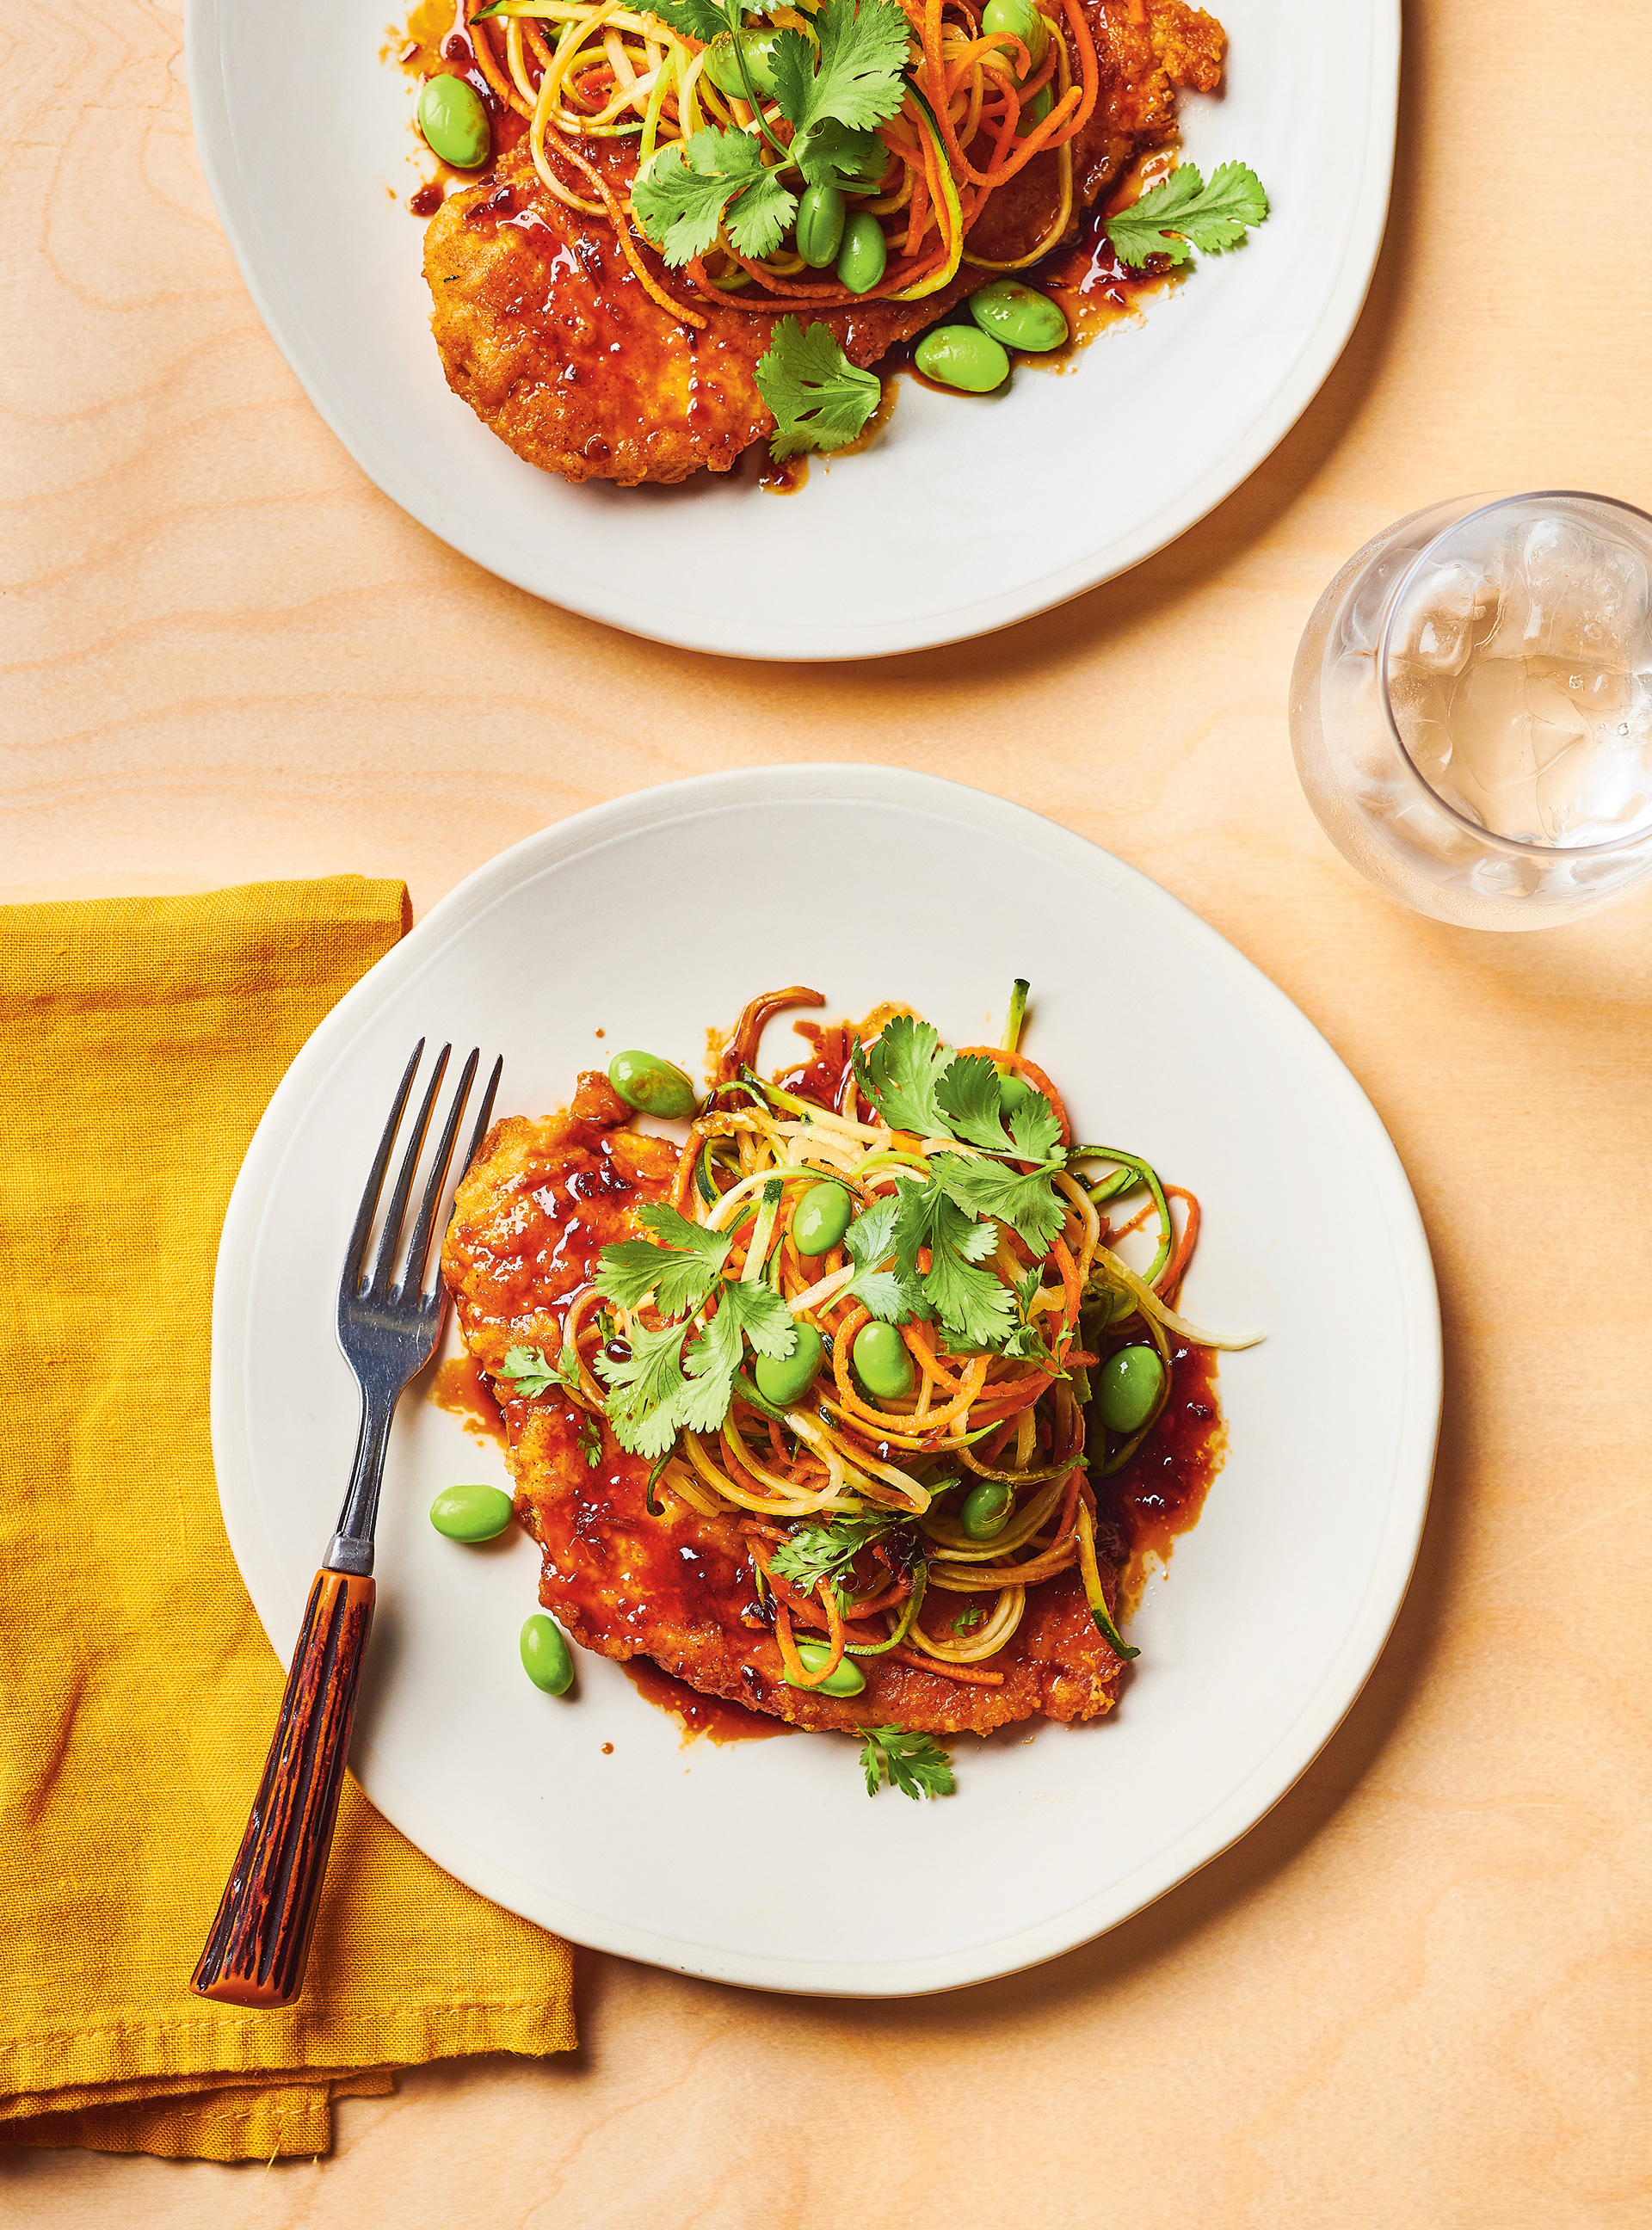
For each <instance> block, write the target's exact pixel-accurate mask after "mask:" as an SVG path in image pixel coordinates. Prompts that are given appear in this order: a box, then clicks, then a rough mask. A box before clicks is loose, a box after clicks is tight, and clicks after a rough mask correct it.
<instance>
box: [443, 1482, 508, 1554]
mask: <svg viewBox="0 0 1652 2230" xmlns="http://www.w3.org/2000/svg"><path fill="white" fill-rule="evenodd" d="M510 1522H511V1498H510V1496H509V1495H508V1494H507V1493H506V1492H504V1491H503V1489H502V1488H500V1487H497V1486H444V1487H443V1488H442V1492H441V1493H440V1494H438V1495H437V1497H436V1500H435V1501H434V1502H433V1503H432V1504H431V1505H430V1523H431V1524H432V1525H434V1526H435V1527H436V1531H437V1532H438V1533H445V1534H446V1535H447V1537H448V1540H449V1541H493V1540H495V1539H497V1538H498V1537H499V1535H500V1534H501V1533H502V1532H503V1531H505V1528H506V1527H507V1525H508V1524H510Z"/></svg>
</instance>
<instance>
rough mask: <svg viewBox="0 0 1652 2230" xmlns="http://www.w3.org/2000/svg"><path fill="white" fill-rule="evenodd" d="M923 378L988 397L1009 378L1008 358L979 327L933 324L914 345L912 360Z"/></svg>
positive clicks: (989, 335) (989, 334)
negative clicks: (916, 344)
mask: <svg viewBox="0 0 1652 2230" xmlns="http://www.w3.org/2000/svg"><path fill="white" fill-rule="evenodd" d="M913 360H914V361H915V363H916V364H917V366H918V369H919V371H921V372H922V373H923V375H924V377H926V379H938V380H939V382H940V383H941V384H942V386H943V387H961V388H963V389H964V390H965V391H966V393H968V394H971V395H990V394H991V391H992V390H993V389H994V388H995V387H1002V386H1003V383H1004V381H1005V380H1006V379H1008V378H1009V377H1010V359H1009V358H1008V357H1007V356H1006V355H1005V354H1004V352H1003V349H1002V348H1000V347H999V345H998V344H997V341H995V340H994V339H993V338H992V336H991V333H984V332H982V331H981V328H980V327H979V325H936V326H935V327H934V328H933V329H932V331H931V332H926V334H925V335H924V337H923V338H922V340H920V342H919V344H918V346H917V349H916V351H915V352H914V359H913Z"/></svg>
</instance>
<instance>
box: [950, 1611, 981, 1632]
mask: <svg viewBox="0 0 1652 2230" xmlns="http://www.w3.org/2000/svg"><path fill="white" fill-rule="evenodd" d="M985 1616H986V1613H985V1612H984V1610H978V1609H971V1610H961V1611H959V1613H958V1616H957V1617H956V1618H955V1619H954V1620H953V1621H952V1631H953V1633H954V1634H967V1633H968V1632H969V1630H970V1628H971V1627H974V1626H979V1624H980V1623H981V1621H982V1620H983V1619H984V1617H985Z"/></svg>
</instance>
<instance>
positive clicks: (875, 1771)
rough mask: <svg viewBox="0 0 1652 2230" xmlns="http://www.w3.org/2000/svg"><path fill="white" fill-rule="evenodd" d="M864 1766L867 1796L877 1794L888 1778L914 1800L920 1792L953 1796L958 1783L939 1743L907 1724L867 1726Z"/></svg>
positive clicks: (922, 1793)
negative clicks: (911, 1729) (914, 1731)
mask: <svg viewBox="0 0 1652 2230" xmlns="http://www.w3.org/2000/svg"><path fill="white" fill-rule="evenodd" d="M861 1771H862V1772H863V1773H864V1774H865V1776H866V1793H867V1795H868V1796H875V1795H877V1793H878V1791H879V1789H881V1787H882V1786H883V1784H884V1782H886V1781H887V1782H888V1784H889V1786H890V1788H891V1789H899V1790H900V1794H901V1795H903V1796H910V1797H911V1799H912V1800H913V1803H914V1804H915V1803H916V1802H917V1801H918V1799H919V1798H920V1796H950V1795H952V1793H953V1791H954V1790H955V1789H956V1788H957V1787H958V1783H957V1782H955V1781H954V1780H953V1778H952V1759H951V1758H950V1757H948V1756H947V1755H946V1752H945V1750H943V1749H942V1748H941V1746H940V1744H939V1743H938V1742H936V1741H935V1740H934V1739H933V1738H932V1737H931V1736H929V1735H923V1734H913V1732H912V1731H910V1729H908V1728H907V1727H868V1729H867V1731H866V1741H865V1743H863V1744H862V1745H861Z"/></svg>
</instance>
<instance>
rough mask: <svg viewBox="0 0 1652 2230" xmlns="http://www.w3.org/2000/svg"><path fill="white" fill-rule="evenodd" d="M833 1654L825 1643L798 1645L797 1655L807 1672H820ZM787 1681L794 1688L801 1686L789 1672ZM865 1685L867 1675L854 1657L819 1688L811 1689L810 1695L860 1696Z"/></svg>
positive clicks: (804, 1642) (844, 1661) (809, 1642)
mask: <svg viewBox="0 0 1652 2230" xmlns="http://www.w3.org/2000/svg"><path fill="white" fill-rule="evenodd" d="M797 1654H798V1656H799V1657H801V1658H802V1660H803V1670H804V1672H805V1673H818V1672H819V1671H820V1668H821V1666H823V1665H824V1664H825V1663H826V1662H827V1660H828V1659H829V1657H830V1656H831V1651H830V1649H829V1648H828V1647H827V1645H826V1644H825V1643H824V1642H823V1641H800V1642H799V1643H798V1644H797ZM786 1679H787V1681H788V1683H789V1684H790V1685H791V1686H792V1687H794V1688H795V1687H797V1686H798V1685H799V1683H798V1682H797V1681H796V1680H793V1679H792V1678H791V1674H790V1673H787V1675H786ZM865 1685H866V1675H865V1673H862V1672H861V1668H860V1666H858V1665H857V1664H856V1663H855V1660H854V1659H853V1658H852V1657H846V1658H845V1659H844V1660H843V1661H842V1664H841V1665H840V1666H838V1668H837V1670H836V1673H833V1674H832V1676H831V1678H830V1679H828V1680H823V1681H822V1682H821V1683H820V1685H819V1686H818V1687H816V1688H812V1689H810V1694H811V1695H815V1696H858V1695H859V1694H860V1692H861V1689H862V1688H864V1687H865Z"/></svg>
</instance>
